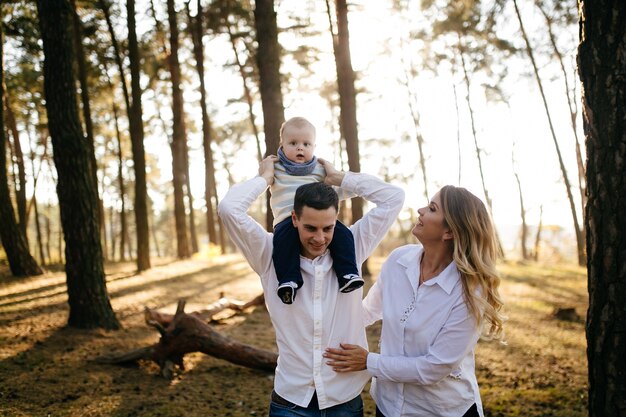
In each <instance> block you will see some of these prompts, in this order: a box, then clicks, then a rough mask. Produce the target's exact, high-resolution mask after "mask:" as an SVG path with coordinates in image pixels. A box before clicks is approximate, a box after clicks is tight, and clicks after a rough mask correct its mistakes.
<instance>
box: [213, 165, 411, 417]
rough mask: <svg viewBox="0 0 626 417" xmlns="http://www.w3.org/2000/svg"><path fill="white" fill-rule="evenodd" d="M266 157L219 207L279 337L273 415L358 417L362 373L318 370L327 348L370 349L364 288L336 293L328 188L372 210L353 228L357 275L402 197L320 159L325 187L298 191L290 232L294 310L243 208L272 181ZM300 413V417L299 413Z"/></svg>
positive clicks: (268, 244)
mask: <svg viewBox="0 0 626 417" xmlns="http://www.w3.org/2000/svg"><path fill="white" fill-rule="evenodd" d="M277 160H278V158H277V157H276V156H274V155H271V156H268V157H267V158H265V159H264V160H263V161H261V163H260V165H259V175H258V176H257V177H255V178H252V179H250V180H248V181H245V182H243V183H241V184H238V185H235V186H233V187H232V188H231V189H230V190H229V192H228V194H227V195H226V197H225V198H224V199H223V200H222V202H221V203H220V205H219V207H218V213H219V215H220V217H221V219H222V221H223V223H224V226H225V227H226V230H228V233H229V234H230V236H231V238H232V240H233V241H234V242H235V244H236V245H237V247H238V248H239V249H240V250H241V252H242V253H243V255H244V256H245V257H246V259H247V260H248V262H249V263H250V266H251V267H252V269H254V271H255V272H257V273H258V274H259V276H260V278H261V283H262V285H263V292H264V293H265V303H266V305H267V309H268V311H269V313H270V317H271V320H272V324H273V326H274V329H275V331H276V344H277V345H278V366H277V368H276V376H275V379H274V391H273V392H272V401H271V404H270V412H269V414H270V416H290V415H299V416H320V415H321V413H320V410H324V415H326V416H329V417H332V416H362V415H363V402H362V400H361V395H360V394H361V391H362V390H363V387H364V386H365V384H366V383H367V381H368V380H369V377H368V374H367V372H365V371H361V372H353V373H337V372H334V371H333V370H332V368H331V367H329V366H323V365H324V363H323V358H322V354H323V353H324V349H325V348H327V347H339V345H340V343H351V344H356V345H360V346H363V347H367V339H366V336H365V327H364V320H363V312H362V309H361V299H362V298H363V289H362V288H359V289H358V290H356V291H353V292H350V293H342V292H339V287H338V285H339V284H338V281H337V279H336V277H335V276H334V272H333V269H332V259H331V257H330V255H329V253H328V250H327V248H328V244H329V243H330V241H331V240H332V238H333V228H334V226H335V221H336V219H337V201H338V199H337V195H336V193H335V192H334V190H333V189H332V188H331V187H330V186H341V188H342V189H344V190H345V191H347V192H352V193H354V194H356V195H359V196H362V197H363V198H365V199H367V200H368V201H370V202H372V203H374V204H375V205H376V207H375V208H373V209H372V210H371V211H370V212H369V213H367V214H366V215H365V216H364V217H363V218H362V219H361V220H359V221H358V222H357V223H355V224H354V225H352V226H351V227H350V231H351V232H352V234H353V235H354V244H355V252H356V260H357V265H359V269H360V267H361V265H362V264H363V262H364V261H365V259H367V258H368V257H369V256H370V255H371V253H372V252H373V250H374V249H375V248H376V246H377V245H378V244H379V243H380V241H381V240H382V238H383V237H384V236H385V234H386V233H387V231H388V230H389V228H390V227H391V225H392V224H393V222H394V221H395V219H396V217H397V215H398V213H399V212H400V209H401V208H402V204H403V203H404V192H403V191H402V190H401V189H400V188H398V187H395V186H392V185H390V184H387V183H385V182H383V181H381V180H379V179H377V178H375V177H373V176H371V175H367V174H356V173H351V172H346V173H344V172H340V171H337V170H336V169H335V168H334V167H333V166H332V165H331V164H329V163H328V162H326V161H324V160H320V163H321V164H322V165H323V166H324V169H325V170H326V178H325V180H324V183H313V184H307V185H305V186H302V187H301V188H300V189H298V191H297V192H296V197H295V200H294V211H293V212H292V222H293V226H294V227H295V228H297V229H298V235H299V237H300V246H301V250H300V252H301V256H300V269H301V272H302V277H303V280H304V285H303V286H302V288H301V289H300V290H299V292H298V298H297V300H296V301H295V302H294V303H293V304H284V303H282V302H281V300H280V299H279V297H277V296H276V289H277V286H278V281H277V279H276V273H275V271H274V265H273V262H272V250H273V247H272V234H271V233H268V232H266V231H265V229H264V228H263V227H262V226H261V225H260V224H258V223H257V222H256V221H254V220H253V219H252V218H251V217H250V216H249V215H248V214H247V210H248V209H249V208H250V206H251V205H252V203H253V202H254V201H255V200H256V199H257V198H258V197H259V196H260V195H262V194H263V193H264V192H265V190H266V189H267V187H268V186H269V185H270V184H272V182H273V181H274V163H275V162H276V161H277ZM296 413H297V414H296Z"/></svg>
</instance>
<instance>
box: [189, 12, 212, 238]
mask: <svg viewBox="0 0 626 417" xmlns="http://www.w3.org/2000/svg"><path fill="white" fill-rule="evenodd" d="M185 6H186V9H187V17H188V20H189V31H190V32H191V39H192V42H193V54H194V57H195V60H196V71H197V72H198V78H199V79H200V111H201V112H202V147H203V150H204V165H205V169H204V200H205V204H206V221H207V232H208V234H209V242H211V243H213V244H217V243H218V238H217V228H216V227H215V226H216V223H217V222H216V219H217V218H218V217H217V213H216V212H215V207H217V203H216V201H217V193H216V192H215V190H216V185H215V164H214V161H213V150H212V149H211V143H212V142H213V138H212V132H211V119H209V113H208V111H207V94H206V85H205V79H204V45H203V43H202V34H203V33H204V30H203V26H204V25H203V16H204V12H203V7H202V2H201V1H200V0H197V2H196V9H197V10H196V16H195V17H194V16H192V15H191V11H190V8H189V1H187V3H186V4H185Z"/></svg>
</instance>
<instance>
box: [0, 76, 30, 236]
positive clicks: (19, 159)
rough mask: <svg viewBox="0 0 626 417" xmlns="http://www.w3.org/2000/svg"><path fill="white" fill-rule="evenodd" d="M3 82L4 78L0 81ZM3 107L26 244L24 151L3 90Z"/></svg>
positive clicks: (26, 212) (20, 221) (26, 216)
mask: <svg viewBox="0 0 626 417" xmlns="http://www.w3.org/2000/svg"><path fill="white" fill-rule="evenodd" d="M2 82H4V80H3V81H2ZM3 96H4V99H5V103H4V108H5V109H6V112H7V113H6V122H7V124H8V128H9V130H10V131H11V135H12V136H13V149H14V152H15V162H16V163H17V182H16V184H17V186H16V187H15V200H16V203H17V217H18V220H19V228H20V230H21V231H22V233H23V234H24V239H26V244H28V233H27V230H28V210H27V209H26V168H25V167H24V153H23V152H22V145H21V144H20V138H19V132H18V130H17V123H16V121H15V115H14V114H13V110H12V109H11V104H10V101H9V94H8V93H7V91H4V94H3Z"/></svg>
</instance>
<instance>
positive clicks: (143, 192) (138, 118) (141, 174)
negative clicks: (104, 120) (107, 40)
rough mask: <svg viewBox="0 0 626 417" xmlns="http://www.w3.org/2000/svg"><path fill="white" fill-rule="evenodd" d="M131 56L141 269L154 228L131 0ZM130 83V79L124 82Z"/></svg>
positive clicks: (131, 122)
mask: <svg viewBox="0 0 626 417" xmlns="http://www.w3.org/2000/svg"><path fill="white" fill-rule="evenodd" d="M126 14H127V18H128V59H129V61H130V80H131V81H130V87H131V93H132V99H133V101H132V104H131V106H130V109H129V112H128V122H129V127H130V141H131V145H132V151H133V167H134V171H135V207H134V209H135V225H136V229H137V232H136V233H137V270H138V271H145V270H146V269H149V268H150V227H149V225H148V185H147V180H146V153H145V149H144V145H143V140H144V131H143V121H142V114H143V109H142V106H141V85H140V83H139V78H140V74H139V67H140V59H139V46H138V43H137V34H136V32H135V1H134V0H128V2H127V10H126ZM124 83H126V81H124Z"/></svg>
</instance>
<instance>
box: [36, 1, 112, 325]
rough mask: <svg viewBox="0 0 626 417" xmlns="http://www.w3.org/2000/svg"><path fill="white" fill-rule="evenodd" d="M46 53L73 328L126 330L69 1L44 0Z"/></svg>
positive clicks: (48, 105) (41, 17)
mask: <svg viewBox="0 0 626 417" xmlns="http://www.w3.org/2000/svg"><path fill="white" fill-rule="evenodd" d="M37 9H38V14H39V25H40V30H41V34H42V39H43V50H44V92H45V98H46V108H47V112H48V126H49V130H50V136H51V138H52V146H53V149H54V162H55V166H56V171H57V174H58V181H57V194H58V197H59V206H60V209H61V223H62V225H63V233H64V236H65V243H66V248H65V256H66V265H65V271H66V275H67V291H68V302H69V307H70V313H69V319H68V325H69V326H71V327H79V328H95V327H100V328H106V329H118V328H119V327H120V325H119V322H118V321H117V318H116V317H115V314H114V313H113V309H112V308H111V303H110V301H109V296H108V293H107V289H106V281H105V278H104V269H103V264H102V246H101V243H100V236H99V223H100V222H99V221H98V193H97V184H96V182H95V173H94V172H95V169H96V167H95V165H94V163H93V159H94V158H93V156H92V155H90V152H92V149H93V148H92V146H91V145H90V144H89V142H88V141H87V139H86V138H85V137H84V136H83V132H82V130H81V126H80V120H79V117H78V108H77V105H76V97H75V94H76V91H75V88H74V80H75V78H74V72H73V66H72V64H73V62H74V56H73V45H72V29H71V13H72V8H71V6H70V4H69V3H68V1H67V0H39V1H38V2H37Z"/></svg>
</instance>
